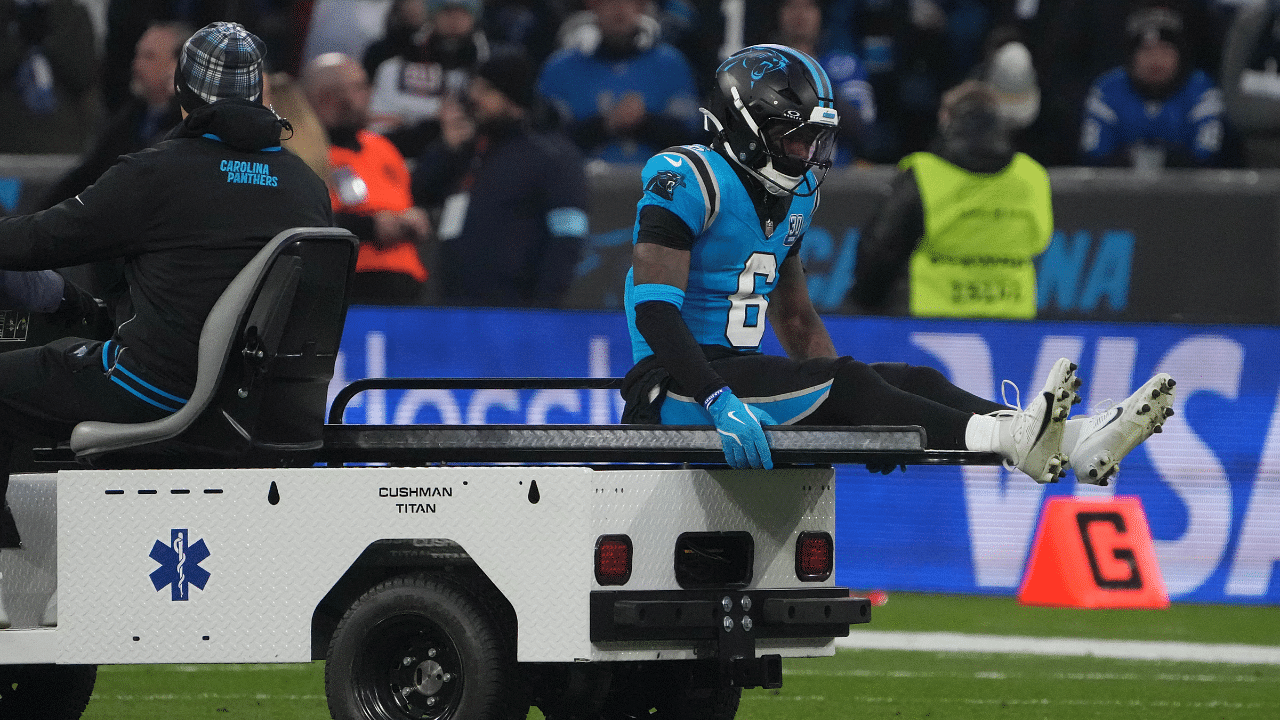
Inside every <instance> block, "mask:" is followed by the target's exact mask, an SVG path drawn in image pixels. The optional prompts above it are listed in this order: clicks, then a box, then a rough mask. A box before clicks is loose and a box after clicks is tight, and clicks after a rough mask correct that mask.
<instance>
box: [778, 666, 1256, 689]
mask: <svg viewBox="0 0 1280 720" xmlns="http://www.w3.org/2000/svg"><path fill="white" fill-rule="evenodd" d="M782 674H783V676H784V677H840V678H867V679H871V678H899V679H913V680H914V679H930V678H950V679H957V680H1012V681H1014V682H1019V681H1023V680H1029V679H1036V680H1058V681H1103V680H1121V681H1134V680H1141V681H1154V682H1174V683H1182V684H1186V683H1196V682H1199V683H1280V677H1269V676H1268V677H1259V676H1258V675H1230V674H1228V675H1222V674H1208V673H1196V674H1194V675H1193V674H1188V673H1160V672H1157V673H1133V672H1127V673H1118V672H1075V673H1056V672H1055V673H1043V672H1008V671H999V672H995V671H981V670H980V671H976V672H959V671H955V670H880V669H873V668H856V669H850V670H819V669H812V668H805V669H801V668H795V667H790V666H787V665H784V666H783V668H782Z"/></svg>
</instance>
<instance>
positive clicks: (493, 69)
mask: <svg viewBox="0 0 1280 720" xmlns="http://www.w3.org/2000/svg"><path fill="white" fill-rule="evenodd" d="M476 74H477V75H479V76H480V77H482V78H484V79H485V80H487V81H488V82H489V84H490V85H492V86H494V87H495V88H497V89H498V92H501V93H502V94H503V95H506V96H507V98H508V99H510V100H511V101H512V102H514V103H515V104H517V105H519V106H521V107H524V108H531V107H533V106H534V103H535V102H537V93H536V91H535V90H534V84H535V83H536V82H537V78H536V77H534V71H533V65H532V64H531V63H530V62H529V59H528V58H527V57H525V56H524V55H523V54H522V53H519V52H498V53H494V55H493V56H492V57H490V58H489V59H488V60H485V61H484V62H483V63H482V64H481V65H480V68H479V69H478V70H477V71H476Z"/></svg>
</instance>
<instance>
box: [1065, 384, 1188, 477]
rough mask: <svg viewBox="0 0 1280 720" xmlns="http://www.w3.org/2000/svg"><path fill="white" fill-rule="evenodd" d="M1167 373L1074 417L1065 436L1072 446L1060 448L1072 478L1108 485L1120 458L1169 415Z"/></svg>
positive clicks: (1170, 393) (1170, 396) (1170, 402)
mask: <svg viewBox="0 0 1280 720" xmlns="http://www.w3.org/2000/svg"><path fill="white" fill-rule="evenodd" d="M1176 384H1177V383H1176V382H1175V381H1174V379H1173V378H1172V377H1170V376H1169V374H1168V373H1160V374H1158V375H1156V376H1154V377H1152V378H1151V379H1150V380H1148V381H1146V382H1145V383H1143V385H1142V387H1140V388H1138V389H1137V390H1135V391H1134V393H1133V394H1132V395H1130V396H1129V397H1128V398H1126V399H1125V400H1124V402H1121V403H1119V404H1117V405H1112V406H1111V407H1110V408H1107V409H1106V410H1104V411H1102V412H1099V413H1096V414H1094V415H1090V416H1089V417H1084V418H1074V419H1072V420H1070V421H1069V423H1070V424H1072V425H1076V424H1077V423H1078V424H1079V425H1078V427H1072V428H1071V431H1070V432H1068V433H1067V435H1068V437H1072V438H1075V440H1074V442H1073V446H1072V447H1070V448H1066V447H1064V448H1062V450H1063V453H1064V454H1065V455H1066V457H1067V463H1068V466H1069V467H1071V468H1073V469H1074V470H1075V472H1076V482H1082V483H1087V484H1089V485H1104V486H1105V485H1109V484H1110V483H1111V480H1112V479H1113V478H1115V476H1116V474H1117V473H1118V472H1119V471H1120V461H1121V460H1123V459H1124V456H1125V455H1128V454H1129V452H1130V451H1131V450H1133V449H1134V448H1135V447H1137V446H1138V445H1140V444H1141V443H1142V441H1143V440H1146V439H1147V438H1149V437H1151V434H1152V433H1158V432H1160V430H1161V427H1162V426H1163V425H1164V421H1165V420H1167V419H1169V418H1171V417H1173V407H1172V406H1173V386H1174V385H1176Z"/></svg>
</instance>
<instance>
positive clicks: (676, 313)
mask: <svg viewBox="0 0 1280 720" xmlns="http://www.w3.org/2000/svg"><path fill="white" fill-rule="evenodd" d="M636 330H639V331H640V334H641V335H643V336H644V340H645V342H647V343H649V347H650V348H652V349H653V355H654V357H656V358H657V359H658V362H659V363H661V364H662V366H663V367H664V368H666V370H667V372H668V373H670V374H671V377H672V378H673V379H674V380H675V381H676V383H677V384H678V385H679V386H680V388H681V389H683V390H684V391H685V392H688V393H689V394H691V395H692V396H693V398H694V399H695V400H697V401H698V402H699V403H704V402H706V400H707V398H708V397H710V396H711V394H712V393H714V392H715V391H717V390H719V389H720V388H722V387H727V383H725V381H724V378H722V377H720V375H719V374H718V373H716V371H715V369H713V368H712V367H711V363H710V362H707V357H706V355H703V354H702V348H700V347H698V343H697V341H696V340H694V338H693V333H691V332H689V326H688V325H685V324H684V318H682V317H680V309H679V308H677V307H676V306H675V305H672V304H671V303H669V302H663V301H662V300H649V301H647V302H642V303H640V304H638V305H636Z"/></svg>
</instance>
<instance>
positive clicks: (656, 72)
mask: <svg viewBox="0 0 1280 720" xmlns="http://www.w3.org/2000/svg"><path fill="white" fill-rule="evenodd" d="M647 4H648V3H647V2H646V0H587V8H588V9H589V10H590V11H591V13H592V15H593V18H592V19H593V22H591V23H588V24H586V25H582V26H579V27H577V28H576V30H575V31H574V32H572V33H571V34H570V36H569V38H567V40H568V42H569V43H571V44H570V45H568V46H567V47H565V48H564V49H562V50H560V51H559V52H557V53H556V54H554V55H552V56H551V57H550V58H549V59H548V60H547V63H546V65H545V66H543V68H542V74H541V76H540V77H539V78H538V90H539V92H541V93H542V95H543V96H545V97H546V98H547V99H548V100H550V101H551V102H552V103H553V104H554V106H555V108H556V110H557V111H558V112H559V113H560V115H561V117H562V119H563V120H564V121H565V126H566V130H567V131H568V132H569V136H570V137H572V138H573V140H574V142H576V143H577V144H578V146H579V147H581V148H582V149H583V151H584V152H585V153H586V154H587V156H589V157H592V158H599V159H601V160H605V161H608V162H636V163H640V162H644V161H645V159H647V158H648V157H649V156H650V155H652V154H653V153H655V152H657V151H658V150H661V149H662V148H664V147H667V146H668V145H677V144H680V143H684V142H689V141H690V140H692V139H693V138H694V136H695V134H696V133H697V127H698V122H697V121H698V103H697V95H696V92H697V91H696V89H695V85H694V81H693V74H692V72H691V71H690V69H689V63H688V62H687V61H686V60H685V58H684V56H683V55H681V54H680V52H679V51H678V50H676V49H675V48H673V47H671V46H670V45H668V44H666V43H664V42H661V41H659V40H658V23H657V21H655V20H654V19H653V18H651V17H649V16H648V15H646V14H645V7H646V5H647Z"/></svg>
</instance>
